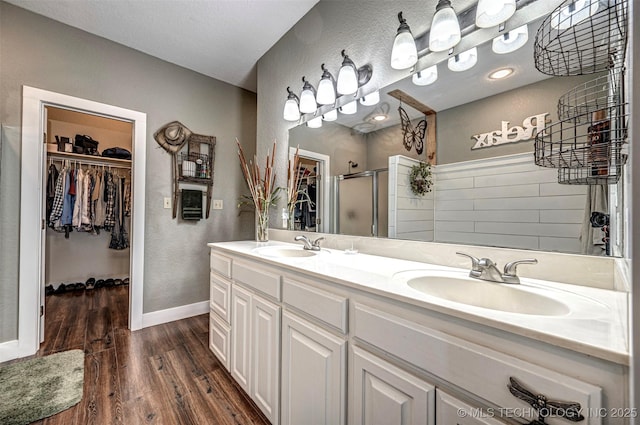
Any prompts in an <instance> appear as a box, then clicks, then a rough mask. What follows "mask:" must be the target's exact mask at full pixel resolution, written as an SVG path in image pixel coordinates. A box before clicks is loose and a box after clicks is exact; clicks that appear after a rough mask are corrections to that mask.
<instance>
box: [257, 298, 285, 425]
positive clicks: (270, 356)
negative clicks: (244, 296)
mask: <svg viewBox="0 0 640 425" xmlns="http://www.w3.org/2000/svg"><path fill="white" fill-rule="evenodd" d="M251 356H252V364H251V371H252V372H251V388H252V390H251V398H252V399H253V401H254V402H255V403H256V404H257V405H258V407H259V408H260V410H262V412H263V413H264V414H265V415H266V416H267V418H268V419H269V420H270V421H271V423H274V424H277V423H278V418H279V406H280V403H279V402H280V394H279V391H280V385H279V383H280V307H279V306H277V305H275V304H273V303H271V302H269V301H267V300H265V299H263V298H262V297H260V296H258V295H255V294H253V295H252V298H251Z"/></svg>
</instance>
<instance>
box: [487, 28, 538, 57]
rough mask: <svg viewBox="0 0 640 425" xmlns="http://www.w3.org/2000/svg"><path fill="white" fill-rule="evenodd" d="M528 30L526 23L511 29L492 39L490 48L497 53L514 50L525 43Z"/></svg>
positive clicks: (527, 37)
mask: <svg viewBox="0 0 640 425" xmlns="http://www.w3.org/2000/svg"><path fill="white" fill-rule="evenodd" d="M528 39H529V30H528V27H527V25H526V24H525V25H523V26H521V27H518V28H516V29H513V30H511V31H509V32H507V33H505V34H502V35H501V36H498V37H496V38H494V39H493V43H492V44H491V49H492V50H493V51H494V53H497V54H499V55H502V54H506V53H511V52H515V51H516V50H518V49H519V48H521V47H522V46H524V45H525V44H526V43H527V40H528Z"/></svg>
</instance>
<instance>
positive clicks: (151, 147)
mask: <svg viewBox="0 0 640 425" xmlns="http://www.w3.org/2000/svg"><path fill="white" fill-rule="evenodd" d="M0 77H1V78H0V122H1V123H2V124H3V125H5V126H8V127H9V129H13V130H14V131H13V132H12V131H8V132H6V134H9V135H13V136H12V137H6V138H5V139H4V140H3V147H2V149H3V152H2V164H1V168H2V181H1V182H0V342H2V341H7V340H11V339H15V338H16V337H17V308H18V300H17V286H18V264H19V258H18V247H19V230H18V224H19V217H20V209H19V198H20V149H21V147H20V137H19V136H17V135H15V129H18V128H19V127H20V124H21V108H22V85H29V86H34V87H38V88H41V89H45V90H50V91H54V92H59V93H64V94H68V95H71V96H76V97H81V98H86V99H90V100H93V101H98V102H103V103H107V104H111V105H116V106H119V107H123V108H127V109H133V110H137V111H141V112H145V113H146V114H147V152H146V154H147V175H146V204H147V205H146V216H145V222H146V223H145V271H144V273H145V274H144V277H145V282H144V312H145V313H147V312H152V311H158V310H162V309H166V308H171V307H176V306H181V305H185V304H190V303H194V302H199V301H203V300H206V299H208V283H209V271H208V268H209V262H208V251H207V248H206V243H208V242H214V241H224V240H233V239H247V238H252V237H253V214H242V215H241V216H238V213H237V210H236V203H237V198H238V197H239V195H240V194H242V193H246V192H248V190H247V189H246V185H245V183H244V180H243V179H242V176H241V173H240V168H239V166H238V159H237V155H236V150H237V149H236V147H235V141H234V139H235V137H238V139H239V140H240V141H241V142H242V144H243V147H244V149H245V150H246V153H247V154H248V155H253V153H254V152H255V140H256V95H255V94H254V93H251V92H248V91H246V90H243V89H240V88H238V87H235V86H231V85H229V84H226V83H223V82H220V81H218V80H214V79H212V78H209V77H205V76H203V75H201V74H198V73H195V72H192V71H188V70H186V69H184V68H181V67H178V66H175V65H173V64H170V63H167V62H164V61H161V60H159V59H157V58H153V57H151V56H148V55H146V54H143V53H140V52H138V51H135V50H132V49H129V48H126V47H123V46H121V45H119V44H116V43H113V42H111V41H107V40H105V39H102V38H99V37H96V36H93V35H90V34H87V33H85V32H82V31H80V30H77V29H74V28H71V27H68V26H66V25H62V24H60V23H58V22H55V21H52V20H50V19H47V18H44V17H41V16H39V15H35V14H33V13H30V12H27V11H25V10H23V9H20V8H17V7H15V6H12V5H9V4H7V3H4V2H0ZM176 119H177V120H179V121H181V122H182V123H184V124H185V125H186V126H187V127H189V128H190V129H191V130H193V131H194V132H196V133H200V134H207V135H215V136H216V137H217V146H216V161H215V183H214V188H213V197H214V198H216V199H222V200H223V201H224V206H225V208H224V209H223V210H222V211H219V210H215V211H214V210H212V211H211V216H210V218H209V219H208V220H201V221H199V222H197V223H191V222H189V223H185V222H182V221H181V220H179V219H177V220H173V219H172V218H171V210H166V209H163V205H162V200H163V197H166V196H170V194H171V161H170V156H169V155H168V154H167V153H166V152H165V151H164V150H162V149H161V148H160V147H159V146H158V145H157V143H156V142H155V140H154V139H153V132H154V131H155V130H157V129H158V128H159V127H160V126H162V125H163V124H165V123H167V122H169V121H172V120H176ZM202 188H204V187H202ZM133 284H140V283H139V282H133Z"/></svg>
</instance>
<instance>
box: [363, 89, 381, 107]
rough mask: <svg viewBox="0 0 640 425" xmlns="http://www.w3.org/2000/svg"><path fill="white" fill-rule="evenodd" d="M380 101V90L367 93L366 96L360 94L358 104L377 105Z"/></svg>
mask: <svg viewBox="0 0 640 425" xmlns="http://www.w3.org/2000/svg"><path fill="white" fill-rule="evenodd" d="M378 102H380V92H379V91H374V92H373V93H369V94H368V95H366V96H362V97H361V98H360V104H361V105H363V106H373V105H377V104H378Z"/></svg>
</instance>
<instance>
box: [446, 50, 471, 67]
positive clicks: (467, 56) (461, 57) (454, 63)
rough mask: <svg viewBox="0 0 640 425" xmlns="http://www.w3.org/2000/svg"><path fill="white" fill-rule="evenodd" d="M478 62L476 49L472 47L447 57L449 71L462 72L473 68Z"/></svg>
mask: <svg viewBox="0 0 640 425" xmlns="http://www.w3.org/2000/svg"><path fill="white" fill-rule="evenodd" d="M476 62H478V49H477V48H475V47H472V48H471V49H469V50H465V51H464V52H460V53H458V54H457V55H455V56H452V57H450V58H449V62H448V64H447V65H448V66H449V69H450V70H451V71H455V72H462V71H466V70H468V69H471V68H473V66H474V65H475V64H476Z"/></svg>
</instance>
